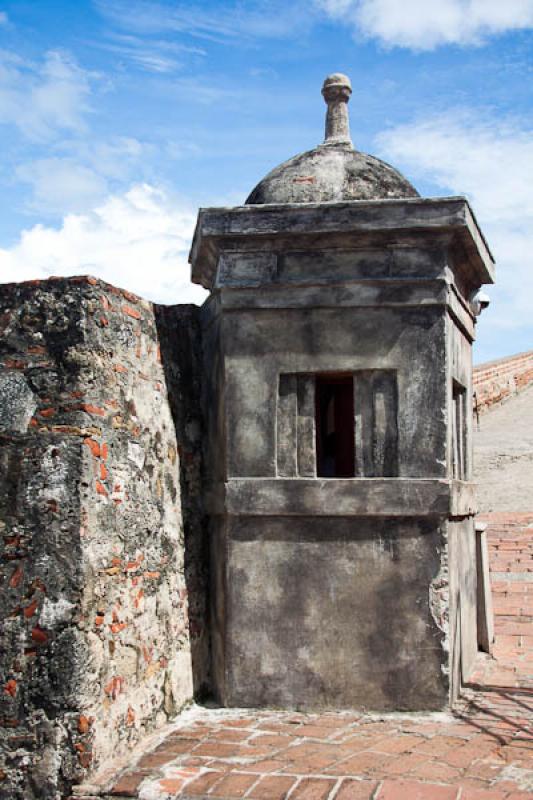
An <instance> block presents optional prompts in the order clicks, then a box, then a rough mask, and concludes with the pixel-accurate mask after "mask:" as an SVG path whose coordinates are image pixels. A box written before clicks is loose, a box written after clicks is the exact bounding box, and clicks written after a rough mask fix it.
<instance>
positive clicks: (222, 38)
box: [95, 0, 315, 44]
mask: <svg viewBox="0 0 533 800" xmlns="http://www.w3.org/2000/svg"><path fill="white" fill-rule="evenodd" d="M95 5H96V8H97V9H98V10H99V12H100V13H101V14H102V16H104V17H105V18H107V19H108V20H110V21H111V22H112V23H113V24H115V25H117V26H119V27H121V28H123V29H125V30H129V31H133V32H134V33H138V34H141V35H142V36H150V35H160V34H165V33H171V34H173V35H176V34H185V35H188V36H191V37H193V38H195V39H201V40H204V41H213V42H221V43H231V44H234V43H235V42H238V43H239V44H242V42H243V39H256V38H285V37H294V35H295V32H297V33H301V32H302V31H303V30H305V29H307V28H308V27H309V26H310V25H311V24H312V21H313V18H314V16H315V14H314V10H313V7H312V5H310V4H309V3H304V2H302V0H292V2H290V3H287V2H285V0H247V1H246V2H245V3H243V2H239V0H234V2H227V3H219V4H216V3H215V4H213V5H211V7H210V8H208V7H207V4H206V3H205V2H202V0H197V1H196V2H193V1H192V0H189V2H173V3H165V2H155V1H154V0H95Z"/></svg>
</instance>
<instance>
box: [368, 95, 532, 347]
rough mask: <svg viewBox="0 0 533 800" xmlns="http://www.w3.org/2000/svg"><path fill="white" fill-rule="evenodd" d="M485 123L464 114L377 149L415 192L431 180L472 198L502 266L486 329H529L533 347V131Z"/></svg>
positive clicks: (393, 137)
mask: <svg viewBox="0 0 533 800" xmlns="http://www.w3.org/2000/svg"><path fill="white" fill-rule="evenodd" d="M479 116H480V115H474V114H473V112H465V111H461V110H459V111H455V112H448V113H447V114H443V115H439V116H435V117H433V118H431V119H428V120H425V121H422V122H413V123H411V124H407V125H401V126H398V127H396V128H393V129H391V130H389V131H387V132H385V133H383V134H381V135H380V136H379V137H378V147H379V149H380V151H381V152H382V153H383V154H384V156H385V157H386V158H387V160H389V161H391V162H392V163H394V164H395V165H398V166H400V167H401V168H403V169H404V170H405V171H406V172H407V173H408V174H409V176H410V177H412V178H413V179H415V180H414V182H415V185H416V178H419V179H423V180H429V181H431V182H432V183H433V184H434V185H436V186H438V187H439V188H440V189H442V190H444V191H445V192H447V193H448V194H465V195H466V196H467V197H468V198H469V200H470V202H471V204H472V207H473V209H474V212H475V214H476V216H477V218H478V221H479V223H480V224H481V227H482V230H483V232H484V233H485V235H486V236H487V239H488V242H489V245H490V247H491V249H492V251H493V253H494V256H495V258H496V261H497V280H496V286H495V287H494V288H493V289H490V290H489V292H490V294H491V295H492V297H493V300H494V302H493V305H492V306H491V308H490V310H489V311H488V312H486V313H485V315H484V316H482V317H481V324H482V325H488V324H489V321H490V326H492V328H498V329H500V330H501V331H509V332H512V331H513V330H515V331H516V330H518V329H521V330H522V331H526V330H529V331H530V333H531V335H530V341H531V340H532V339H533V327H532V323H531V298H532V297H533V229H532V226H531V219H532V218H533V183H532V182H531V175H533V130H528V129H527V126H525V125H520V124H519V123H518V122H517V121H512V120H509V121H499V120H493V119H485V120H484V121H483V120H480V119H479ZM522 349H525V347H522ZM511 351H512V345H510V349H509V352H511Z"/></svg>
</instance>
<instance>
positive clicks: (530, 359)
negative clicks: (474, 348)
mask: <svg viewBox="0 0 533 800" xmlns="http://www.w3.org/2000/svg"><path fill="white" fill-rule="evenodd" d="M531 383H533V350H530V351H528V352H527V353H518V354H517V355H515V356H510V357H509V358H502V359H499V360H498V361H489V362H487V363H485V364H480V365H479V366H477V367H475V369H474V393H475V396H474V408H475V409H477V412H478V413H480V414H483V413H484V412H485V411H488V410H489V409H490V408H492V407H493V406H494V405H497V404H499V403H503V402H505V401H506V400H508V399H509V398H510V397H512V396H513V395H515V394H518V392H521V391H522V390H523V389H526V388H527V387H528V386H529V385H530V384H531Z"/></svg>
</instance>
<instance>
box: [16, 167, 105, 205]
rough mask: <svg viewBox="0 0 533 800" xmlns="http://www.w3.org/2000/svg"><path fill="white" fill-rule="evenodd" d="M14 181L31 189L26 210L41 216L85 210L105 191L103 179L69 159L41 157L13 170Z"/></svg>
mask: <svg viewBox="0 0 533 800" xmlns="http://www.w3.org/2000/svg"><path fill="white" fill-rule="evenodd" d="M16 176H17V178H18V179H19V180H20V181H22V182H23V183H28V184H29V185H30V186H31V187H32V190H33V196H32V198H31V200H30V201H29V204H28V205H29V207H30V208H31V209H32V210H34V211H39V212H41V213H43V214H46V215H47V216H48V215H56V214H62V213H63V212H64V211H65V210H66V209H68V211H69V212H70V213H76V212H80V211H85V209H87V208H88V207H91V205H94V203H96V202H98V200H100V199H101V198H102V197H103V196H104V195H105V194H106V189H107V182H106V180H105V179H104V178H103V177H102V176H101V175H99V174H98V173H97V172H95V171H94V170H92V169H90V168H89V167H86V166H84V165H83V164H79V163H78V162H76V161H75V160H73V159H70V158H41V159H38V160H36V161H29V162H26V163H25V164H23V165H21V166H20V167H18V168H17V170H16Z"/></svg>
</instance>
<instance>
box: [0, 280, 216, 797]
mask: <svg viewBox="0 0 533 800" xmlns="http://www.w3.org/2000/svg"><path fill="white" fill-rule="evenodd" d="M195 326H196V309H194V307H190V306H182V307H173V308H160V307H154V306H152V305H151V304H149V303H146V302H144V301H141V300H139V299H138V298H136V297H134V296H133V295H130V294H129V293H126V292H121V291H119V290H117V289H114V288H113V287H111V286H108V285H106V284H103V283H101V282H98V281H95V280H94V279H91V278H89V279H71V280H62V279H52V280H50V281H46V282H43V283H40V284H39V283H37V284H19V285H10V286H4V287H2V289H1V291H0V334H1V337H2V342H1V345H0V444H1V448H0V475H1V480H2V485H3V491H2V492H1V493H0V528H1V535H2V541H3V545H2V550H1V554H0V555H1V561H0V581H1V584H0V585H1V587H2V593H1V599H0V618H1V620H2V639H1V642H0V649H1V656H0V659H1V660H0V668H1V675H0V679H1V687H2V689H1V704H2V708H1V727H0V736H1V744H2V750H3V754H2V761H1V763H0V769H1V772H0V780H1V783H0V794H2V796H5V797H9V798H13V799H14V800H15V798H17V799H18V798H31V797H39V798H56V797H62V796H64V795H65V794H66V793H67V792H68V791H69V789H70V785H71V784H72V782H77V781H79V780H81V779H82V778H83V777H85V775H86V774H87V772H90V771H91V770H93V769H94V768H96V766H98V765H101V764H102V763H103V762H105V760H106V758H108V757H109V756H110V755H111V754H113V755H114V754H116V753H117V752H118V751H119V750H121V749H126V748H127V747H128V746H130V745H131V744H132V743H133V742H134V741H136V740H137V739H138V738H139V737H140V736H141V735H142V734H143V733H144V732H145V731H147V730H148V729H150V728H153V727H154V726H157V725H158V724H160V723H162V722H163V721H165V720H166V719H167V718H168V717H169V716H171V715H173V714H174V713H175V712H176V711H177V710H178V709H179V708H180V707H181V706H182V705H183V704H184V703H186V702H187V701H188V700H190V699H191V697H192V695H193V692H194V690H195V689H196V691H197V692H201V691H202V690H203V689H204V688H205V685H206V683H207V679H208V675H207V648H208V641H207V632H206V629H205V569H206V568H205V563H204V562H203V561H202V553H203V550H204V542H203V538H202V536H203V534H202V514H201V506H200V473H201V463H200V446H199V445H200V437H201V421H200V418H199V403H198V399H197V397H198V388H199V380H200V378H199V373H198V371H197V369H196V350H195V348H197V347H198V343H199V340H198V338H196V337H195ZM169 394H172V401H170V400H169ZM185 537H187V548H186V542H185ZM186 549H187V555H186V554H185V550H186ZM191 651H192V652H191Z"/></svg>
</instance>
